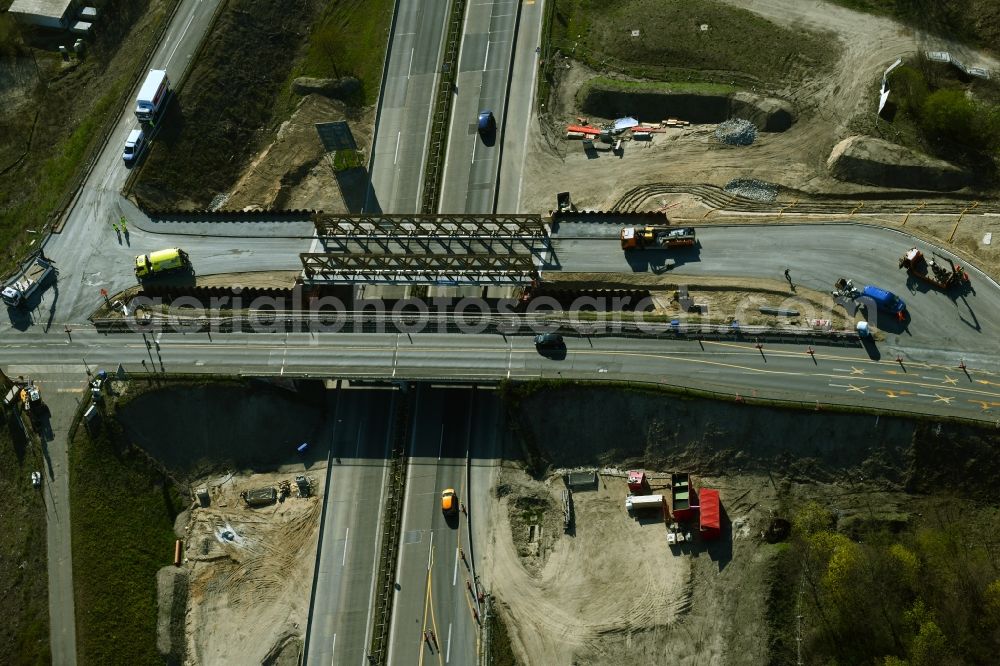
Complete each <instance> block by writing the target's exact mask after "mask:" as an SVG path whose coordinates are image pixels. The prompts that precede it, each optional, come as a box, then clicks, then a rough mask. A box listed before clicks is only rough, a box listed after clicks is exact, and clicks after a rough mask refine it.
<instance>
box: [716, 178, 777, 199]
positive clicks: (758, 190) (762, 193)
mask: <svg viewBox="0 0 1000 666" xmlns="http://www.w3.org/2000/svg"><path fill="white" fill-rule="evenodd" d="M723 189H724V190H725V191H726V192H728V193H729V194H732V195H734V196H737V197H740V198H741V199H750V200H751V201H760V202H763V203H771V202H772V201H774V200H775V199H777V198H778V186H777V185H774V184H772V183H766V182H764V181H763V180H757V179H756V178H734V179H733V180H731V181H729V182H728V183H726V186H725V187H724V188H723Z"/></svg>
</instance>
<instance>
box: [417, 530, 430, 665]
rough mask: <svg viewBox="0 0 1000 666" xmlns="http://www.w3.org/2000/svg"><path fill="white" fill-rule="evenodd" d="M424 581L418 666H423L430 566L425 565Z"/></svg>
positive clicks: (428, 605)
mask: <svg viewBox="0 0 1000 666" xmlns="http://www.w3.org/2000/svg"><path fill="white" fill-rule="evenodd" d="M431 561H432V562H433V561H434V548H433V547H431ZM425 583H426V586H427V591H426V592H424V620H423V622H422V623H421V625H420V643H418V645H419V646H420V648H419V649H420V660H419V662H418V664H419V665H420V666H423V663H424V649H425V648H424V643H425V642H426V638H425V637H426V636H427V609H428V607H430V603H431V568H430V567H427V579H426V581H425Z"/></svg>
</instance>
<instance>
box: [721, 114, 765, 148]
mask: <svg viewBox="0 0 1000 666" xmlns="http://www.w3.org/2000/svg"><path fill="white" fill-rule="evenodd" d="M715 138H717V139H718V140H719V141H721V142H722V143H728V144H729V145H731V146H749V145H750V144H751V143H753V142H754V139H756V138H757V126H756V125H754V124H753V123H752V122H750V121H749V120H744V119H743V118H731V119H729V120H726V121H724V122H721V123H719V126H718V127H716V128H715Z"/></svg>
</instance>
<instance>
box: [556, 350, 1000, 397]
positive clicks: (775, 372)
mask: <svg viewBox="0 0 1000 666" xmlns="http://www.w3.org/2000/svg"><path fill="white" fill-rule="evenodd" d="M571 353H572V354H580V355H588V354H600V355H609V356H610V355H617V356H636V357H645V358H656V359H659V360H663V361H668V360H669V361H672V360H676V361H683V362H686V363H697V364H701V365H710V366H715V367H722V368H729V369H731V370H741V371H743V372H745V373H747V374H754V373H757V374H763V375H783V376H792V377H821V378H824V379H843V377H842V376H840V375H832V374H827V373H811V372H799V371H791V370H768V369H766V368H755V367H750V366H745V365H737V364H734V363H724V362H722V361H710V360H708V359H697V358H683V357H680V356H669V357H666V356H660V355H658V354H650V353H641V352H625V351H615V352H601V351H598V350H594V351H590V350H583V351H575V352H571ZM869 379H870V380H871V381H874V382H884V383H889V382H891V383H894V384H904V385H906V386H914V387H922V388H940V387H939V386H938V385H936V384H925V383H921V382H916V381H900V380H898V379H883V378H880V377H870V378H869ZM951 390H953V391H960V392H963V393H972V394H975V395H986V396H990V397H998V398H1000V394H998V393H993V392H989V391H980V390H977V389H969V388H962V387H958V386H956V387H955V388H954V389H951Z"/></svg>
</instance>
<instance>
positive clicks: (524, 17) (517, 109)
mask: <svg viewBox="0 0 1000 666" xmlns="http://www.w3.org/2000/svg"><path fill="white" fill-rule="evenodd" d="M542 10H543V3H542V2H523V3H521V19H520V21H519V26H518V30H517V44H515V48H514V66H513V68H512V69H511V72H510V92H509V93H508V95H507V113H506V125H505V128H504V129H505V131H504V134H503V138H502V140H503V158H502V160H501V164H500V182H499V187H498V188H497V200H496V204H495V206H494V208H495V210H496V211H497V212H499V213H520V212H522V211H521V174H523V173H524V162H525V160H526V159H527V157H528V136H529V134H528V126H529V124H530V123H531V119H532V117H534V113H535V108H534V102H535V90H536V83H537V75H538V68H539V66H540V64H541V62H540V58H541V55H540V53H539V51H540V46H541V43H542V42H541V40H542V20H543V19H544V17H545V12H544V11H542ZM553 196H554V195H553ZM523 212H529V213H530V212H537V211H523Z"/></svg>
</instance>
